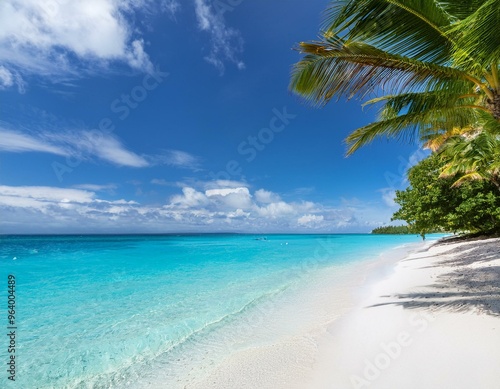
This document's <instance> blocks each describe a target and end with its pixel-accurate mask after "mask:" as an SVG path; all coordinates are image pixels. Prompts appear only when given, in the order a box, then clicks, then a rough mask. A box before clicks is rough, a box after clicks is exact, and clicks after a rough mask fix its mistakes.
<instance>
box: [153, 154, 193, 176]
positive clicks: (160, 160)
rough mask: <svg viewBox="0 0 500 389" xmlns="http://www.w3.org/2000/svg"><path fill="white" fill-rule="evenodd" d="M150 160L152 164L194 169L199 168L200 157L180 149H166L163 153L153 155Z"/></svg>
mask: <svg viewBox="0 0 500 389" xmlns="http://www.w3.org/2000/svg"><path fill="white" fill-rule="evenodd" d="M151 160H152V163H153V164H165V165H170V166H174V167H180V168H184V169H191V170H194V171H199V170H200V169H201V168H200V166H201V164H200V159H199V158H198V157H197V156H195V155H192V154H190V153H188V152H186V151H182V150H167V151H166V152H165V153H164V154H163V155H157V156H154V157H152V158H151Z"/></svg>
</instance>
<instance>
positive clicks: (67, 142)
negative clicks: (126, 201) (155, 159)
mask: <svg viewBox="0 0 500 389" xmlns="http://www.w3.org/2000/svg"><path fill="white" fill-rule="evenodd" d="M0 150H3V151H9V152H18V153H20V152H43V153H49V154H56V155H61V156H72V157H74V158H79V159H81V160H86V159H89V158H92V157H97V158H99V159H102V160H104V161H108V162H111V163H113V164H115V165H118V166H130V167H146V166H149V165H150V163H149V162H148V161H147V160H146V159H145V158H144V157H142V156H139V155H137V154H135V153H134V152H132V151H130V150H127V149H126V147H125V146H124V145H123V144H122V143H121V142H120V140H119V139H117V138H116V137H114V136H113V135H106V134H103V133H101V132H97V131H94V132H91V131H73V132H69V131H68V132H64V133H48V132H46V133H39V134H23V133H20V132H17V131H12V130H7V129H4V128H0Z"/></svg>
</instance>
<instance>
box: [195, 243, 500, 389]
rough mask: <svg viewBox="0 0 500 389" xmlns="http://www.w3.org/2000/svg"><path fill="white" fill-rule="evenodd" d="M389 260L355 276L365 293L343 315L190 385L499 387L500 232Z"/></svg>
mask: <svg viewBox="0 0 500 389" xmlns="http://www.w3.org/2000/svg"><path fill="white" fill-rule="evenodd" d="M429 246H430V247H429ZM380 262H384V261H381V260H378V265H377V264H375V263H371V264H369V265H367V266H365V267H364V268H363V270H362V271H360V274H358V276H357V277H354V278H352V281H353V282H356V283H358V287H356V286H354V289H355V290H356V292H355V296H354V297H353V298H354V299H356V300H357V302H356V304H354V305H353V306H352V307H351V308H350V309H345V310H344V312H343V314H342V316H341V317H340V318H339V317H334V316H329V315H323V316H322V320H320V321H316V322H315V323H309V325H308V326H307V327H303V328H301V331H300V332H297V333H296V334H295V336H288V337H284V338H281V339H279V340H276V342H274V343H272V344H269V343H268V344H265V345H264V344H263V345H262V346H260V347H251V348H248V349H246V350H244V351H241V352H239V353H236V354H234V355H231V356H228V358H227V360H226V361H224V363H223V364H221V365H219V366H217V367H214V369H213V370H212V372H211V373H210V374H208V375H207V376H206V377H205V379H204V380H202V381H201V382H198V383H197V384H196V385H188V386H186V387H188V388H192V387H193V388H228V389H229V388H255V389H257V388H259V389H267V388H269V389H271V388H273V389H279V388H283V389H285V388H287V389H291V388H297V389H300V388H303V389H351V388H352V389H356V388H373V389H399V388H405V389H444V388H453V389H471V388H474V389H498V388H500V380H499V366H500V347H499V346H500V239H499V238H497V239H488V240H476V241H462V242H455V243H446V242H441V243H437V244H433V245H426V246H421V248H420V250H418V251H417V252H414V253H412V254H411V255H409V256H407V257H406V258H404V259H401V260H399V261H397V262H394V260H392V262H391V260H390V259H386V260H385V263H384V264H382V265H381V264H380ZM352 286H353V285H351V287H352ZM325 301H326V300H324V301H323V302H325ZM299 306H300V304H299ZM297 314H298V315H300V314H301V312H300V311H298V312H297Z"/></svg>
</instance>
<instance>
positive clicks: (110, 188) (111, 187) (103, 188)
mask: <svg viewBox="0 0 500 389" xmlns="http://www.w3.org/2000/svg"><path fill="white" fill-rule="evenodd" d="M73 188H76V189H84V190H90V191H93V192H109V193H114V191H115V189H116V188H117V185H116V184H105V185H99V184H78V185H73Z"/></svg>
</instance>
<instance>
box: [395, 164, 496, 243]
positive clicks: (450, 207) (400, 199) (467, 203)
mask: <svg viewBox="0 0 500 389" xmlns="http://www.w3.org/2000/svg"><path fill="white" fill-rule="evenodd" d="M442 167H443V161H442V160H441V159H440V157H439V155H436V154H434V155H431V156H430V157H428V158H426V159H424V160H423V161H421V162H420V163H418V164H417V165H416V166H414V167H413V168H411V169H410V170H409V172H408V179H409V182H410V187H409V188H407V189H406V190H404V191H397V192H396V199H395V201H396V203H397V204H399V205H400V206H401V208H400V209H399V210H398V211H397V212H396V213H395V214H394V216H393V220H404V221H406V222H407V223H408V225H409V226H410V229H411V231H413V232H416V233H418V234H420V235H422V236H425V234H428V233H430V232H433V231H451V232H471V233H478V232H484V233H490V232H494V231H500V192H499V191H498V189H497V188H496V187H495V185H494V184H493V183H492V182H491V181H486V180H476V181H468V182H463V183H462V184H461V185H459V186H453V184H454V183H455V182H456V177H453V176H450V177H440V175H441V173H440V172H441V170H442Z"/></svg>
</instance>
